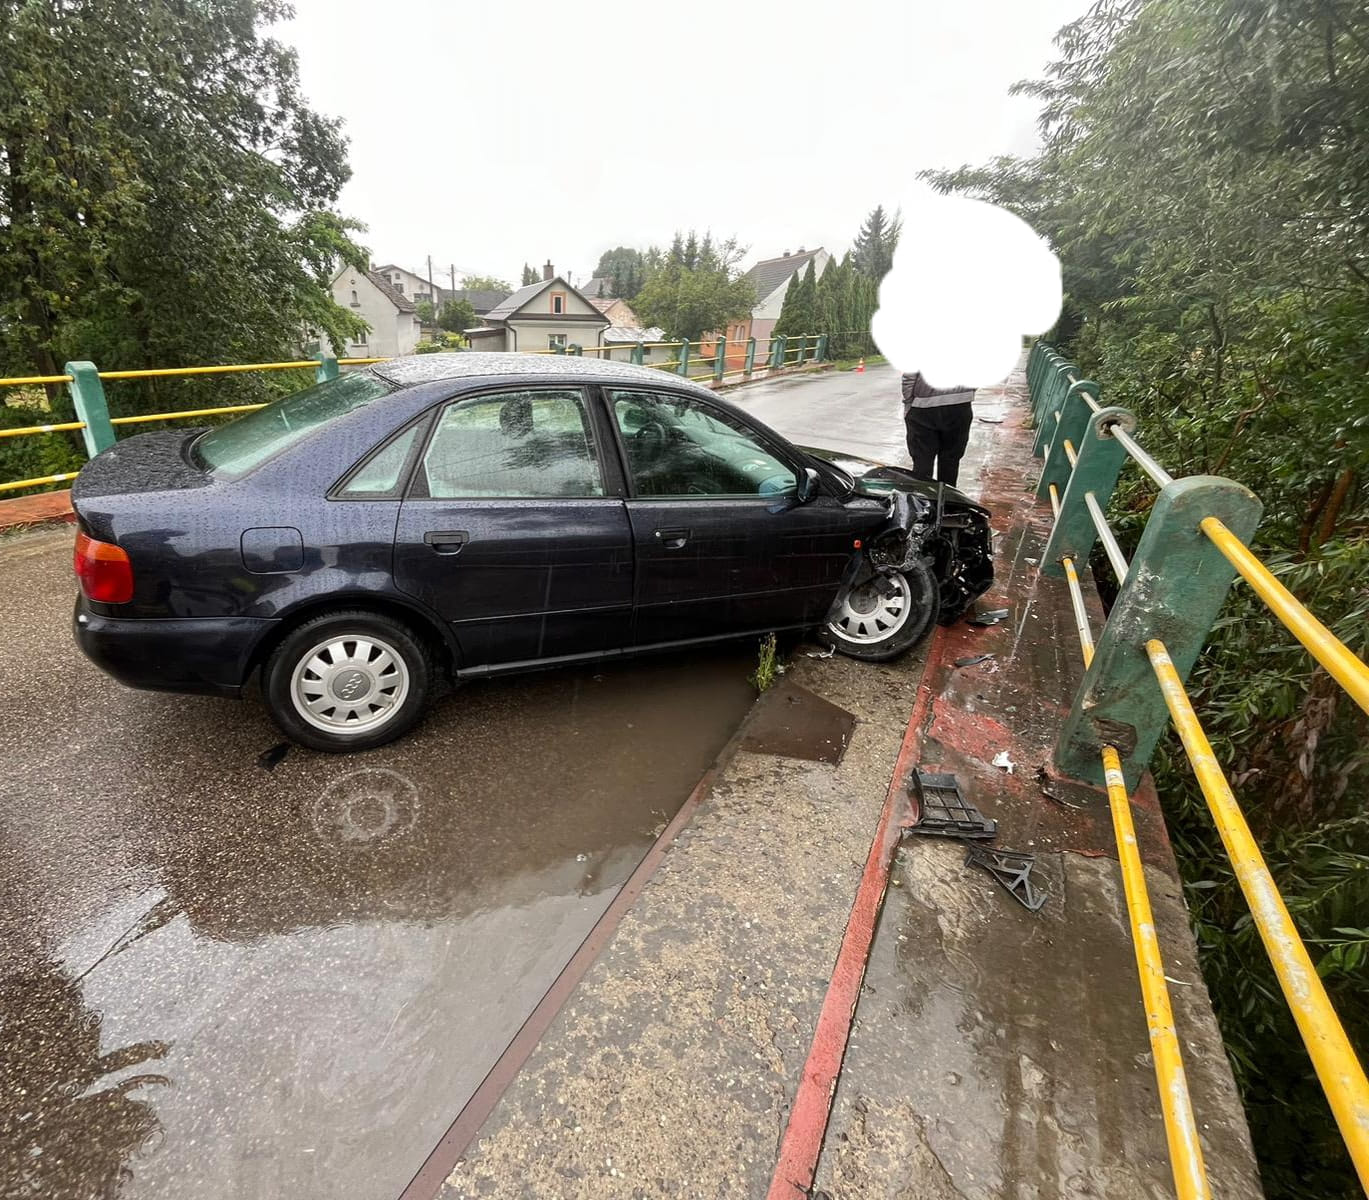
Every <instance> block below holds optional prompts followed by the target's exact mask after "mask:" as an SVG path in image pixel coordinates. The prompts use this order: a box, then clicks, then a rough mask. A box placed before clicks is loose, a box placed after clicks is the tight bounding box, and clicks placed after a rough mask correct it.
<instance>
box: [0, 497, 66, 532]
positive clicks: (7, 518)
mask: <svg viewBox="0 0 1369 1200" xmlns="http://www.w3.org/2000/svg"><path fill="white" fill-rule="evenodd" d="M75 520H76V514H75V513H74V512H72V510H71V489H70V488H66V489H63V490H62V491H59V492H40V493H39V494H38V495H36V496H15V497H14V498H13V499H10V500H0V533H6V532H8V531H9V530H11V529H27V528H29V527H30V526H33V525H49V524H52V523H53V522H55V521H65V522H66V523H67V524H71V523H72V522H74V521H75Z"/></svg>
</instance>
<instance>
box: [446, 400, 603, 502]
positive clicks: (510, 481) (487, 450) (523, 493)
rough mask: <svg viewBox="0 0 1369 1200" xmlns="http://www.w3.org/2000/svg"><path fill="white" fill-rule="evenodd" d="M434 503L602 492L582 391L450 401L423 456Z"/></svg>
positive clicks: (584, 494) (567, 495) (601, 476)
mask: <svg viewBox="0 0 1369 1200" xmlns="http://www.w3.org/2000/svg"><path fill="white" fill-rule="evenodd" d="M421 475H422V478H423V480H424V481H425V482H426V484H427V494H428V496H429V497H430V498H432V499H434V500H456V499H479V498H493V497H499V498H508V499H517V498H523V497H529V498H538V497H593V496H602V495H603V494H604V479H603V474H602V472H601V471H600V469H599V459H598V456H597V455H596V453H595V449H594V433H593V426H592V425H591V424H590V420H589V414H588V412H587V411H586V409H585V398H584V394H583V393H582V392H580V391H578V390H569V389H568V390H565V391H550V390H548V391H524V392H501V393H499V394H498V395H494V396H476V397H473V398H472V399H470V400H459V401H457V402H456V403H454V404H452V405H450V406H449V407H448V408H447V409H446V410H445V411H444V412H443V413H442V415H441V416H440V417H439V418H438V422H437V428H436V430H435V431H434V432H433V437H432V441H431V442H429V444H428V451H427V453H426V454H425V455H424V456H423V470H422V472H421Z"/></svg>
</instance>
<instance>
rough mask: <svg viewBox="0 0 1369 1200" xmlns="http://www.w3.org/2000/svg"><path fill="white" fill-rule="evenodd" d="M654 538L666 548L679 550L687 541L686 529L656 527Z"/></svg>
mask: <svg viewBox="0 0 1369 1200" xmlns="http://www.w3.org/2000/svg"><path fill="white" fill-rule="evenodd" d="M656 540H657V541H658V542H660V543H661V545H662V546H664V547H665V548H666V549H667V550H679V549H681V548H682V547H683V546H684V544H685V543H686V542H687V541H689V530H688V529H658V530H656Z"/></svg>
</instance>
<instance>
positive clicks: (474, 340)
mask: <svg viewBox="0 0 1369 1200" xmlns="http://www.w3.org/2000/svg"><path fill="white" fill-rule="evenodd" d="M610 324H611V322H610V321H609V319H608V317H606V316H604V314H603V313H601V312H600V311H599V310H598V309H597V308H595V307H594V305H593V304H591V303H590V301H589V299H588V298H587V297H586V296H584V295H583V294H582V293H581V292H580V291H578V290H577V289H576V288H573V287H571V285H570V284H569V283H567V282H566V280H565V279H564V278H562V277H561V276H560V275H557V274H556V273H555V271H554V269H553V267H552V265H551V263H547V265H546V266H545V267H544V268H543V269H542V278H541V279H540V280H539V281H538V282H537V283H530V284H528V286H527V287H523V288H519V289H518V291H516V292H514V293H513V294H512V295H511V296H509V297H508V298H507V299H506V300H504V301H503V302H502V303H501V304H499V305H497V306H496V307H494V308H492V309H491V310H490V311H489V312H488V313H486V314H485V319H484V322H483V324H482V325H481V326H480V327H479V328H476V329H468V330H466V331H465V332H466V337H467V339H468V340H469V341H470V343H471V349H472V350H508V351H513V350H555V349H558V348H561V349H564V348H565V347H568V346H573V345H579V346H600V345H602V344H603V340H602V339H603V334H604V330H606V329H607V328H608V327H609V325H610Z"/></svg>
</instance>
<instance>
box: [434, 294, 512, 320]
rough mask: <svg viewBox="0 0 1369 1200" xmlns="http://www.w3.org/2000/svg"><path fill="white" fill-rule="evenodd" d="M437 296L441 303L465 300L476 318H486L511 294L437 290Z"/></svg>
mask: <svg viewBox="0 0 1369 1200" xmlns="http://www.w3.org/2000/svg"><path fill="white" fill-rule="evenodd" d="M437 291H438V295H439V299H440V302H441V303H444V304H445V303H446V302H447V301H448V300H465V301H467V302H468V303H469V304H470V306H471V307H472V308H473V309H475V315H476V316H477V317H482V318H483V317H487V316H489V314H490V312H491V311H492V310H493V309H496V308H498V307H499V306H500V305H501V304H503V303H504V301H505V300H507V299H508V298H509V297H510V296H511V295H513V293H512V292H504V291H499V292H492V291H490V290H488V289H487V288H457V289H456V291H454V292H453V291H450V290H449V289H447V288H438V289H437Z"/></svg>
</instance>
